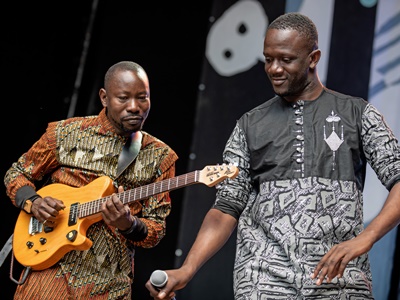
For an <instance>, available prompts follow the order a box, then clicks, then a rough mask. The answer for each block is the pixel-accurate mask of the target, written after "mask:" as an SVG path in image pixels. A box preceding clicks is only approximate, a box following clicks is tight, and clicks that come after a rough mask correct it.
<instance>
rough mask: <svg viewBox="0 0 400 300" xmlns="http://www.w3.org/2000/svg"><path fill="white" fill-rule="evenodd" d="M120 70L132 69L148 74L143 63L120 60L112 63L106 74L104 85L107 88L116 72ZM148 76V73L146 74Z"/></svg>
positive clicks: (137, 72)
mask: <svg viewBox="0 0 400 300" xmlns="http://www.w3.org/2000/svg"><path fill="white" fill-rule="evenodd" d="M119 71H132V72H135V73H136V74H146V72H145V70H144V69H143V67H142V66H141V65H139V64H138V63H135V62H133V61H120V62H118V63H116V64H114V65H112V66H111V67H110V68H109V69H108V70H107V72H106V74H105V75H104V87H105V88H107V86H108V83H109V82H110V81H111V80H112V78H113V77H114V76H115V74H116V73H117V72H119ZM146 76H147V75H146Z"/></svg>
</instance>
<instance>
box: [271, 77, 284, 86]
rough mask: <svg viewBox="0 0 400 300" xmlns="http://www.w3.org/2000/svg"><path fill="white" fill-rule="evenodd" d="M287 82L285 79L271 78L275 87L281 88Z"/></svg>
mask: <svg viewBox="0 0 400 300" xmlns="http://www.w3.org/2000/svg"><path fill="white" fill-rule="evenodd" d="M285 81H286V79H284V78H271V83H272V84H273V85H274V86H281V85H282V84H283V83H284V82H285Z"/></svg>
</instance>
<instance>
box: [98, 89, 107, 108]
mask: <svg viewBox="0 0 400 300" xmlns="http://www.w3.org/2000/svg"><path fill="white" fill-rule="evenodd" d="M99 96H100V101H101V104H102V105H103V107H107V92H106V90H105V89H104V88H101V89H100V91H99Z"/></svg>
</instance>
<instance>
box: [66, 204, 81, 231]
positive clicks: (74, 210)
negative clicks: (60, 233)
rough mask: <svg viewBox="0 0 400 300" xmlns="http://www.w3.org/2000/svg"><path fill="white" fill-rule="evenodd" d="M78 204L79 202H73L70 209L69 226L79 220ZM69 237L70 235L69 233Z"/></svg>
mask: <svg viewBox="0 0 400 300" xmlns="http://www.w3.org/2000/svg"><path fill="white" fill-rule="evenodd" d="M78 205H79V203H73V204H71V209H70V211H69V216H68V226H73V225H75V224H76V222H77V220H78V217H77V215H78ZM67 238H68V235H67Z"/></svg>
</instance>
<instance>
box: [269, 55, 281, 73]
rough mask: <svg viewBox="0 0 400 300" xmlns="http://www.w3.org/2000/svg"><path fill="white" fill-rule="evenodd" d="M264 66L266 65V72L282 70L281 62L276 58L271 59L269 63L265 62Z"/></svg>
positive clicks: (279, 71)
mask: <svg viewBox="0 0 400 300" xmlns="http://www.w3.org/2000/svg"><path fill="white" fill-rule="evenodd" d="M265 67H266V72H267V73H268V74H276V73H281V72H282V71H283V68H282V66H281V64H280V63H279V61H278V60H276V59H275V60H273V61H272V62H271V63H269V64H266V66H265Z"/></svg>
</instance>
